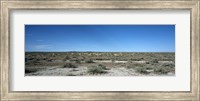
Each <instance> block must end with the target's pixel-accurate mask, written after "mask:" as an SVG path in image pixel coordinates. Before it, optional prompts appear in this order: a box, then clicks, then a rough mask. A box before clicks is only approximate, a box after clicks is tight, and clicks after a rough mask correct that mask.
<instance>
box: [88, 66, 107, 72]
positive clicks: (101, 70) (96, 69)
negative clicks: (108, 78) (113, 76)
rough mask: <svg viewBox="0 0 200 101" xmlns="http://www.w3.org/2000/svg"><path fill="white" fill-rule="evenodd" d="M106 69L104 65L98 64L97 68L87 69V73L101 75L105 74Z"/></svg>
mask: <svg viewBox="0 0 200 101" xmlns="http://www.w3.org/2000/svg"><path fill="white" fill-rule="evenodd" d="M105 70H107V68H106V66H104V65H101V64H99V65H98V66H92V67H89V68H88V73H90V74H102V73H106V71H105Z"/></svg>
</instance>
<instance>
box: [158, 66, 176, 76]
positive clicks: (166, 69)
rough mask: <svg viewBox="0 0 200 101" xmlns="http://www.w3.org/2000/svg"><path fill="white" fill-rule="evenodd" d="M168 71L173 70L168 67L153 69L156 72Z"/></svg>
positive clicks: (164, 72) (165, 72) (163, 72)
mask: <svg viewBox="0 0 200 101" xmlns="http://www.w3.org/2000/svg"><path fill="white" fill-rule="evenodd" d="M170 71H173V69H172V68H170V67H157V68H155V69H154V72H155V73H157V74H167V73H168V72H170Z"/></svg>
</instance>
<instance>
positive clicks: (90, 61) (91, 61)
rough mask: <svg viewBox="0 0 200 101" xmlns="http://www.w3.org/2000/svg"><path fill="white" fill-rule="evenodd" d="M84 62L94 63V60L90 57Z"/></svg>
mask: <svg viewBox="0 0 200 101" xmlns="http://www.w3.org/2000/svg"><path fill="white" fill-rule="evenodd" d="M85 62H86V63H94V61H93V60H92V59H89V60H86V61H85Z"/></svg>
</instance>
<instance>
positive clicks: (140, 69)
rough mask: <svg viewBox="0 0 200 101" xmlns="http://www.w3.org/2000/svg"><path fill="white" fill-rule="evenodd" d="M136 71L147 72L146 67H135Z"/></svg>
mask: <svg viewBox="0 0 200 101" xmlns="http://www.w3.org/2000/svg"><path fill="white" fill-rule="evenodd" d="M136 71H137V72H139V73H142V74H148V72H147V68H146V67H139V68H136Z"/></svg>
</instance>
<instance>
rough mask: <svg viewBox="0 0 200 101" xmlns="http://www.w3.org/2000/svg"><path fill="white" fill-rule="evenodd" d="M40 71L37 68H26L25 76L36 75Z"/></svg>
mask: <svg viewBox="0 0 200 101" xmlns="http://www.w3.org/2000/svg"><path fill="white" fill-rule="evenodd" d="M37 71H38V70H37V69H36V68H25V74H26V73H34V72H37Z"/></svg>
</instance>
